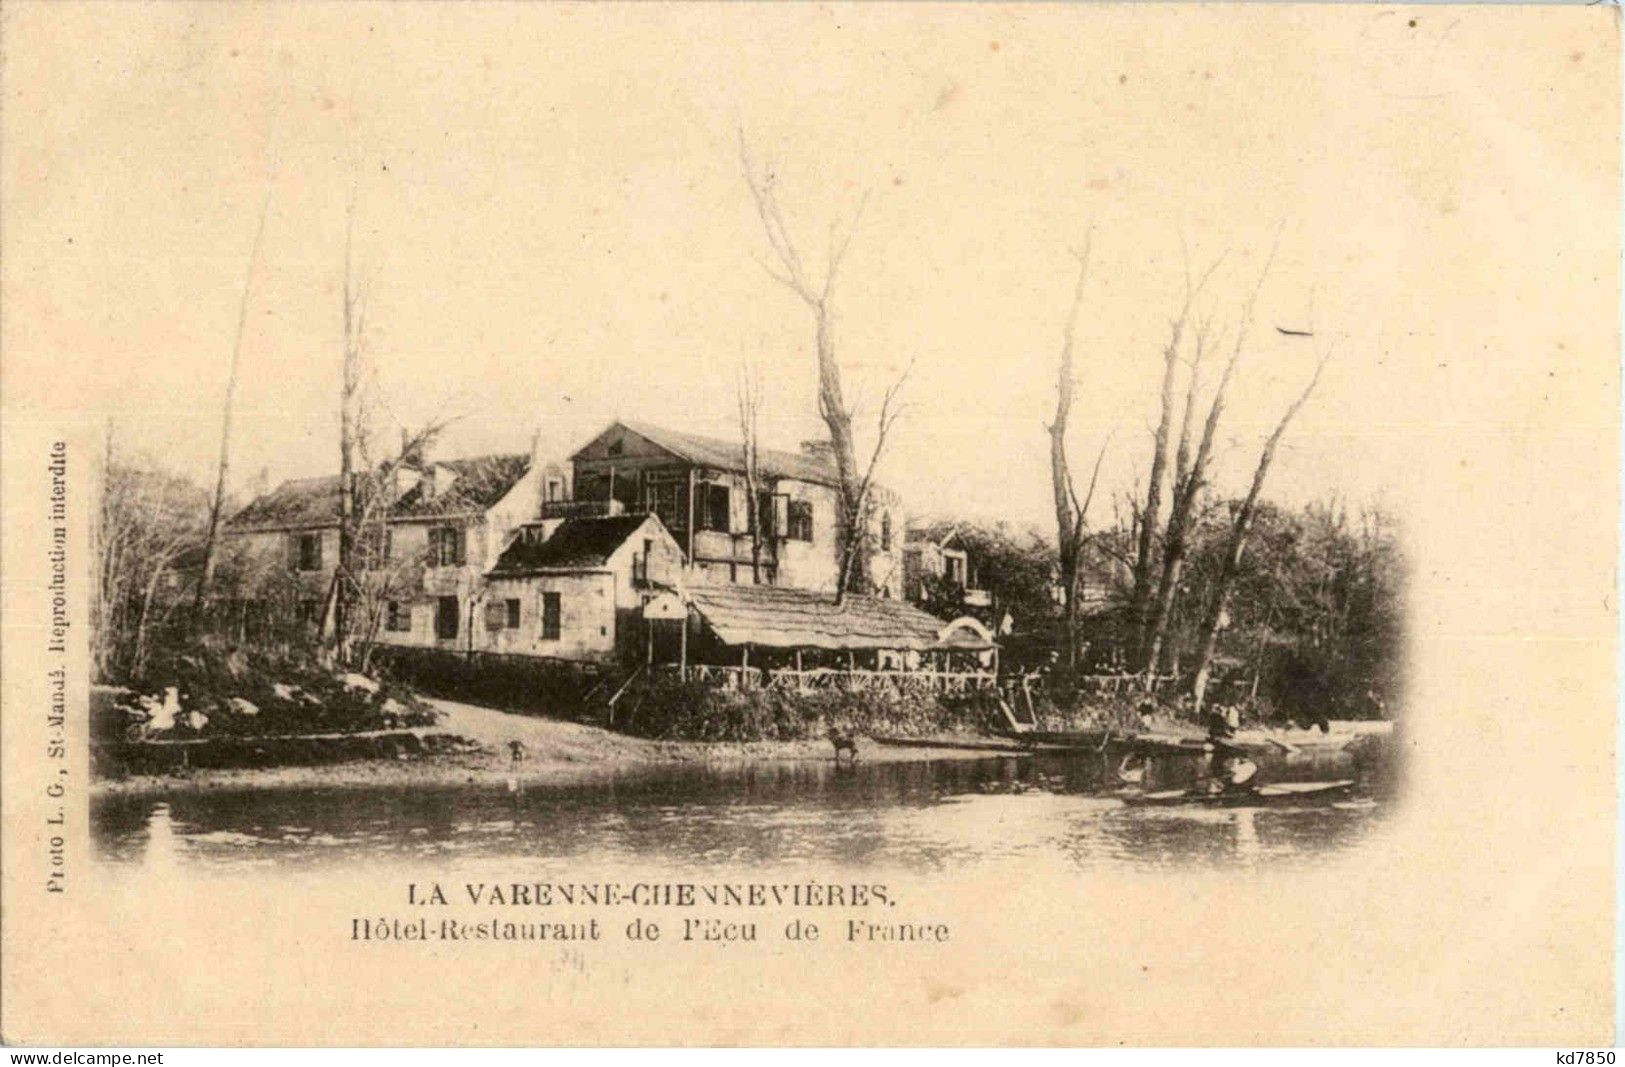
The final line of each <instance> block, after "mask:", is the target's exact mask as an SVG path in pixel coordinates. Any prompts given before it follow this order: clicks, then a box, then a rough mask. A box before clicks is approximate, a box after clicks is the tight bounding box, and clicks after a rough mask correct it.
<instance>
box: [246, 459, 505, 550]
mask: <svg viewBox="0 0 1625 1067" xmlns="http://www.w3.org/2000/svg"><path fill="white" fill-rule="evenodd" d="M425 466H427V467H445V468H447V469H448V470H450V471H451V472H452V473H453V474H454V475H455V477H454V478H453V479H452V482H451V484H450V485H449V486H447V487H446V489H445V491H444V492H441V493H439V494H436V495H434V496H431V497H429V498H427V499H425V498H424V487H423V485H422V484H421V483H420V484H419V485H418V486H415V487H414V488H412V489H411V490H409V491H408V492H406V493H404V494H402V495H401V497H400V498H399V499H397V500H395V501H394V502H393V503H392V504H391V505H390V506H389V508H388V510H387V511H386V512H385V516H384V517H385V518H388V519H390V520H395V521H399V520H405V519H427V518H437V517H444V516H448V515H466V514H471V513H479V512H483V511H485V510H486V509H488V508H491V507H493V506H495V505H496V504H497V503H498V502H499V501H500V500H501V499H502V498H503V497H505V496H507V495H508V493H509V491H510V490H512V489H513V487H514V484H515V483H517V482H518V481H519V479H520V478H522V477H523V476H524V474H525V472H526V471H527V470H529V469H530V456H529V455H528V454H526V453H522V452H521V453H515V454H501V455H491V456H473V457H470V458H468V459H446V460H434V461H433V462H431V463H428V464H425ZM338 521H339V479H338V475H328V476H327V477H323V478H296V479H294V480H292V481H287V482H283V483H282V484H281V485H279V486H277V487H276V488H275V489H273V490H271V491H270V492H269V493H266V494H264V495H263V496H260V497H257V498H255V499H254V501H252V502H251V503H250V504H249V505H248V506H247V507H245V508H243V509H242V510H241V511H239V512H238V513H237V514H236V515H233V516H232V518H231V520H230V521H229V522H228V523H227V524H226V525H227V526H228V527H229V528H230V529H233V530H238V531H247V530H282V529H300V528H309V527H316V526H336V525H337V524H338Z"/></svg>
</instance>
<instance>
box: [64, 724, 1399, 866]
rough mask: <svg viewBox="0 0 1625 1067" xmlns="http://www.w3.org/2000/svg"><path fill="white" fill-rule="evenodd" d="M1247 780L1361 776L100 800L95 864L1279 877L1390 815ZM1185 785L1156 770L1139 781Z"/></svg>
mask: <svg viewBox="0 0 1625 1067" xmlns="http://www.w3.org/2000/svg"><path fill="white" fill-rule="evenodd" d="M1260 762H1261V763H1262V764H1263V769H1262V772H1261V773H1260V775H1259V780H1260V781H1266V782H1267V781H1314V780H1327V779H1342V778H1353V779H1356V781H1357V783H1358V784H1357V785H1356V787H1355V789H1354V790H1353V791H1352V792H1351V793H1349V794H1346V795H1344V796H1342V797H1341V798H1339V799H1337V800H1335V801H1331V802H1327V801H1321V802H1318V803H1316V802H1311V801H1299V802H1294V803H1292V804H1288V805H1284V806H1282V805H1269V806H1253V807H1247V806H1243V807H1229V808H1199V807H1178V808H1147V807H1136V806H1131V805H1127V804H1125V803H1124V802H1123V799H1122V789H1123V786H1122V784H1121V783H1120V782H1119V781H1118V779H1117V776H1116V774H1115V771H1116V768H1117V760H1116V758H1115V757H1113V756H1111V755H1107V754H1104V753H1102V754H1100V755H1098V756H1096V755H1074V756H1065V757H1051V756H1040V757H1034V756H1026V757H1020V758H1008V757H999V758H988V759H947V760H932V761H921V762H908V763H862V762H860V763H859V764H858V765H857V766H856V767H837V766H835V765H834V764H833V763H831V762H827V761H808V760H803V761H793V762H792V761H783V762H778V761H768V762H758V763H749V764H740V765H736V766H705V767H662V768H659V769H656V770H639V771H629V772H626V773H623V774H617V775H613V776H606V777H603V778H597V779H594V780H592V781H590V782H587V783H576V784H570V785H564V786H536V785H528V786H526V787H525V788H523V789H522V790H519V791H518V792H514V791H511V790H510V789H508V788H505V787H503V786H501V785H499V786H497V787H495V788H492V787H489V786H474V785H468V786H462V787H432V788H419V787H411V788H402V787H391V788H366V789H359V788H344V789H320V788H312V789H288V788H279V789H266V790H257V791H249V790H242V791H225V790H210V791H198V790H193V789H184V788H183V789H180V790H177V791H176V792H174V793H173V794H172V795H168V796H165V795H144V796H111V797H104V798H101V799H100V800H98V801H97V802H96V803H95V804H94V805H93V806H92V810H91V822H92V831H93V838H94V841H95V846H96V851H97V855H98V858H99V859H101V860H103V861H106V862H109V863H112V864H115V865H122V866H129V867H141V866H147V867H155V866H158V865H164V866H171V865H180V866H196V867H200V868H204V867H218V868H241V867H262V866H285V865H300V866H303V865H309V864H320V863H355V862H364V863H367V864H369V865H373V864H378V863H388V862H392V861H393V862H402V863H420V862H423V861H431V860H458V859H468V860H474V861H478V860H490V859H502V858H509V857H524V858H527V859H531V860H536V861H558V862H559V863H560V864H566V863H569V862H571V861H581V860H591V861H594V862H616V861H624V862H628V863H637V862H640V861H647V862H658V863H672V864H682V865H684V866H685V867H688V868H690V869H705V868H713V869H717V870H723V869H737V868H739V867H741V866H772V865H778V866H784V865H802V864H805V865H808V866H821V865H824V864H837V865H848V866H857V867H871V866H872V867H885V868H891V869H904V870H916V871H921V872H926V871H943V870H950V869H955V868H958V867H962V866H965V865H968V864H976V863H981V862H989V861H1008V860H1010V859H1022V858H1025V857H1041V858H1045V859H1049V860H1058V861H1059V862H1061V863H1063V864H1066V865H1071V866H1075V867H1077V868H1080V869H1098V868H1102V867H1114V866H1116V867H1121V866H1127V867H1138V868H1143V867H1147V866H1160V865H1176V864H1177V865H1185V864H1200V865H1219V866H1228V865H1238V864H1240V865H1252V864H1272V865H1289V864H1292V863H1295V862H1299V861H1302V860H1306V859H1312V858H1313V857H1316V856H1320V855H1323V854H1325V853H1327V852H1330V851H1340V850H1346V849H1350V848H1355V847H1359V846H1360V845H1361V844H1362V843H1364V842H1368V841H1370V840H1372V839H1373V838H1374V837H1377V836H1379V835H1381V834H1382V833H1383V832H1384V830H1385V828H1386V827H1387V826H1388V825H1389V824H1390V822H1391V819H1392V815H1393V812H1394V809H1395V803H1394V778H1395V775H1394V773H1393V768H1392V767H1391V766H1389V765H1388V764H1387V763H1386V762H1385V761H1383V760H1380V759H1379V760H1375V761H1373V760H1371V759H1368V758H1362V759H1355V758H1353V757H1350V756H1348V755H1345V754H1343V753H1334V754H1330V755H1316V756H1313V757H1308V756H1304V755H1302V754H1299V755H1296V756H1293V757H1286V756H1281V757H1273V758H1266V759H1263V760H1261V761H1260ZM1196 773H1197V765H1196V761H1195V760H1194V759H1193V758H1189V757H1183V756H1174V757H1162V758H1159V759H1157V760H1155V761H1154V762H1153V763H1152V765H1151V767H1150V774H1149V781H1148V785H1149V786H1151V787H1167V786H1175V785H1179V784H1182V783H1185V782H1188V781H1190V780H1192V779H1193V778H1194V776H1195V775H1196Z"/></svg>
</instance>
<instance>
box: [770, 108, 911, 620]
mask: <svg viewBox="0 0 1625 1067" xmlns="http://www.w3.org/2000/svg"><path fill="white" fill-rule="evenodd" d="M739 159H740V164H741V166H742V167H743V168H744V172H745V183H746V184H747V185H748V186H749V187H750V194H751V199H752V200H753V201H754V203H755V205H756V213H757V215H758V217H759V218H760V219H761V222H762V230H763V232H764V233H765V234H766V236H767V244H768V248H769V250H770V251H771V252H772V254H773V258H772V261H763V262H762V269H763V270H765V271H767V273H768V275H769V276H770V277H772V278H773V280H774V281H777V282H778V283H779V284H780V285H783V286H784V287H785V288H787V289H789V290H790V291H791V292H792V293H794V294H795V295H796V296H797V297H799V298H800V300H801V302H802V303H804V304H806V305H807V308H808V310H809V311H810V312H811V313H812V318H813V337H814V342H815V347H816V351H817V359H818V414H819V417H820V418H822V419H823V421H824V426H825V427H826V429H827V430H828V431H829V442H830V449H831V451H832V452H833V454H834V460H835V470H836V477H837V479H838V480H839V481H840V483H841V484H840V487H839V496H840V511H841V514H840V559H841V567H840V572H839V577H838V578H837V585H836V591H835V595H836V600H837V601H841V600H843V599H844V597H845V595H846V593H847V591H848V589H849V588H854V589H857V590H858V591H860V592H867V591H868V586H869V579H868V568H867V566H866V564H867V560H866V558H865V557H866V553H864V552H862V551H860V550H859V549H860V546H861V545H863V543H864V542H865V541H866V540H867V523H868V514H867V511H866V508H867V504H868V498H869V485H870V478H871V476H872V475H873V472H874V465H875V461H876V460H878V459H879V458H880V452H881V449H882V448H883V447H884V444H885V440H886V437H887V435H888V434H889V432H890V430H891V428H892V424H893V423H894V422H895V421H896V412H897V407H896V405H895V403H894V401H895V399H896V394H897V392H898V391H899V389H900V387H901V385H902V380H899V381H898V382H896V383H894V384H893V385H892V386H891V387H890V388H889V389H888V390H887V392H886V402H885V403H883V404H882V405H881V411H880V415H879V424H878V433H877V445H876V449H875V454H874V456H873V457H871V460H870V463H869V467H868V469H867V470H862V469H860V468H859V466H858V459H857V447H856V445H855V443H854V439H853V433H852V422H853V412H852V409H851V408H850V407H849V406H848V405H847V401H846V396H845V393H844V392H843V390H842V383H841V365H840V361H839V360H838V359H837V358H836V354H835V313H834V293H835V281H836V278H837V277H838V276H839V274H840V269H841V264H842V262H843V261H844V260H845V258H846V253H847V250H848V249H849V248H850V247H851V244H852V235H853V234H854V233H855V232H856V230H857V226H858V222H859V221H860V220H861V219H862V217H863V208H864V204H865V203H867V201H868V194H867V193H865V194H864V196H863V198H862V199H861V200H860V201H859V203H858V207H857V210H856V212H855V213H854V214H853V217H852V221H851V222H850V223H849V224H848V225H846V226H845V227H842V226H841V225H840V224H839V223H838V222H831V223H830V226H829V243H828V252H827V255H826V257H825V261H824V271H823V275H822V277H818V276H816V275H815V274H814V273H813V272H812V271H811V270H810V269H809V268H808V267H807V265H806V263H805V262H804V261H803V259H802V257H801V252H800V250H799V249H798V248H797V246H796V243H795V241H794V240H793V239H792V238H791V236H790V231H789V228H788V227H787V226H786V225H785V221H784V213H783V211H782V210H781V209H780V207H779V202H778V196H777V193H776V191H775V188H774V175H773V171H772V169H771V168H758V167H757V165H756V163H755V161H754V160H753V159H752V158H751V154H750V146H749V145H748V143H747V142H746V140H745V133H744V130H743V129H741V130H740V131H739ZM907 373H908V372H907V371H905V372H904V378H906V377H907Z"/></svg>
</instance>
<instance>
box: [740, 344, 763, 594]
mask: <svg viewBox="0 0 1625 1067" xmlns="http://www.w3.org/2000/svg"><path fill="white" fill-rule="evenodd" d="M736 386H737V388H736V394H737V398H738V401H739V439H740V447H741V449H742V450H743V453H744V455H743V458H744V467H745V500H746V507H745V512H746V523H747V526H746V528H747V529H748V530H749V531H750V576H751V581H753V582H755V583H756V584H757V585H760V584H761V583H762V542H763V539H764V537H765V536H766V534H767V533H769V532H771V531H764V530H763V529H762V506H761V499H762V477H761V464H760V458H761V434H760V432H759V426H758V420H759V416H760V414H761V410H762V369H761V367H760V366H759V365H757V364H755V363H754V362H741V364H740V367H739V380H738V382H737V383H736ZM768 518H769V521H770V522H771V515H769V517H768Z"/></svg>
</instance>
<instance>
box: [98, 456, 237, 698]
mask: <svg viewBox="0 0 1625 1067" xmlns="http://www.w3.org/2000/svg"><path fill="white" fill-rule="evenodd" d="M208 512H209V501H208V495H207V493H206V492H205V491H204V490H203V489H202V488H201V487H198V486H196V485H193V484H192V483H191V482H189V481H187V480H185V479H183V478H180V477H177V476H175V475H173V474H169V473H167V472H165V471H163V470H161V469H159V468H157V467H156V466H155V465H153V464H151V463H145V462H141V461H137V462H134V463H132V462H128V461H124V460H121V459H119V458H118V457H117V456H115V455H114V453H113V448H112V440H111V436H109V440H108V444H107V452H106V458H105V461H104V467H103V472H102V498H101V507H100V510H99V513H98V515H97V517H96V524H95V531H94V537H95V549H96V558H97V575H96V588H95V596H96V602H95V604H94V607H93V614H92V618H93V619H94V623H95V625H94V629H93V633H92V638H91V641H92V643H91V655H92V660H93V663H94V665H95V669H96V672H97V677H99V678H104V679H111V678H115V677H118V676H119V675H121V674H122V675H123V676H124V677H130V676H136V675H139V674H140V673H141V671H142V670H143V669H145V667H146V661H147V657H148V655H149V653H150V650H151V644H152V634H153V631H154V630H155V629H156V628H158V627H160V626H162V625H163V624H165V623H168V622H169V621H170V620H171V619H172V617H173V616H174V614H175V613H176V612H177V611H182V609H183V606H184V603H185V602H186V600H187V590H186V589H185V583H184V582H183V581H182V580H181V579H180V576H179V573H178V571H177V565H178V564H179V563H180V561H181V559H182V558H183V557H184V556H185V555H187V554H188V553H191V552H194V551H196V550H198V549H199V548H200V546H201V545H202V544H203V539H204V530H205V529H206V526H207V521H208ZM194 591H195V590H194ZM183 618H184V613H183Z"/></svg>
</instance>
